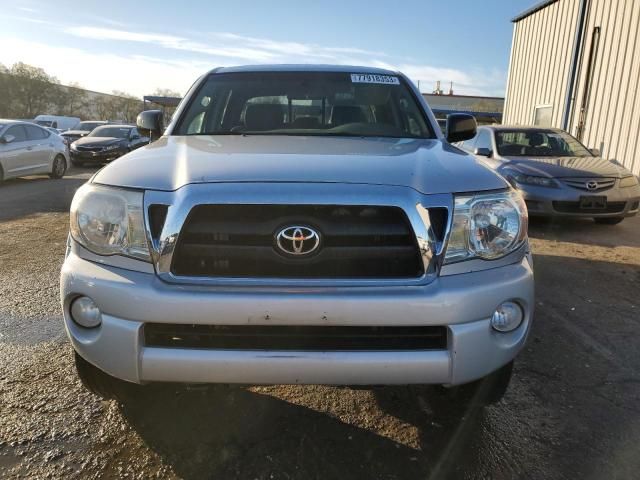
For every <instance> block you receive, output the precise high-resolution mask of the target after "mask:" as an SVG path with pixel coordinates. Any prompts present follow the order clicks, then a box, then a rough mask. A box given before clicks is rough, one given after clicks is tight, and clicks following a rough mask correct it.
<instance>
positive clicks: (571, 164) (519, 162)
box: [503, 157, 630, 178]
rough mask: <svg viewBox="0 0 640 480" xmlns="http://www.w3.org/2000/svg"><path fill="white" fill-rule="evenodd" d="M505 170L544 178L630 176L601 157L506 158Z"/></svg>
mask: <svg viewBox="0 0 640 480" xmlns="http://www.w3.org/2000/svg"><path fill="white" fill-rule="evenodd" d="M505 158H507V159H508V160H509V161H508V162H507V163H505V164H504V165H503V168H511V169H516V170H519V171H521V172H522V173H525V174H527V175H537V176H543V177H556V178H563V177H615V178H619V177H622V176H625V175H629V173H630V172H629V171H628V170H627V169H626V168H624V167H622V166H620V165H617V164H615V163H613V162H611V161H609V160H605V159H604V158H600V157H527V158H522V157H505Z"/></svg>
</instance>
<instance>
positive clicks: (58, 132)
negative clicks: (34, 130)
mask: <svg viewBox="0 0 640 480" xmlns="http://www.w3.org/2000/svg"><path fill="white" fill-rule="evenodd" d="M44 128H46V129H47V130H49V131H50V132H51V133H53V134H55V135H58V136H59V137H60V138H62V136H61V135H60V133H61V132H60V130H58V129H57V128H53V127H44ZM62 141H63V142H64V138H63V139H62ZM65 144H66V142H65Z"/></svg>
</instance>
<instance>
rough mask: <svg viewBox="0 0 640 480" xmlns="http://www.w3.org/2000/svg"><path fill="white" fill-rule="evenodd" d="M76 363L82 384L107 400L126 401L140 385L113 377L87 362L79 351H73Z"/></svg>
mask: <svg viewBox="0 0 640 480" xmlns="http://www.w3.org/2000/svg"><path fill="white" fill-rule="evenodd" d="M73 355H74V357H75V358H74V360H75V364H76V372H77V373H78V377H79V378H80V381H81V382H82V385H83V386H84V387H85V388H86V389H87V390H89V391H90V392H91V393H93V394H94V395H97V396H99V397H100V398H103V399H105V400H118V401H120V402H124V401H126V400H127V399H128V397H129V393H130V392H131V391H132V390H133V389H135V387H139V385H135V384H130V383H129V382H125V381H124V380H120V379H118V378H115V377H112V376H111V375H109V374H108V373H106V372H103V371H102V370H100V369H99V368H98V367H96V366H94V365H92V364H91V363H89V362H87V361H86V360H85V359H84V358H82V357H81V356H80V355H79V354H78V352H75V351H74V352H73Z"/></svg>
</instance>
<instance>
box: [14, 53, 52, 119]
mask: <svg viewBox="0 0 640 480" xmlns="http://www.w3.org/2000/svg"><path fill="white" fill-rule="evenodd" d="M9 73H10V74H11V75H10V81H9V83H10V85H9V89H8V90H9V92H10V95H11V101H12V104H13V105H14V108H13V109H12V113H13V115H14V116H16V117H22V118H33V117H34V116H36V115H38V114H40V113H49V112H48V110H49V109H50V108H51V106H52V105H54V104H55V102H54V100H55V98H56V96H57V95H58V93H59V83H60V82H59V81H58V79H57V78H55V77H53V76H51V75H48V74H47V72H45V71H44V70H43V69H42V68H38V67H33V66H31V65H27V64H25V63H22V62H18V63H16V64H14V65H13V66H12V67H11V69H10V70H9Z"/></svg>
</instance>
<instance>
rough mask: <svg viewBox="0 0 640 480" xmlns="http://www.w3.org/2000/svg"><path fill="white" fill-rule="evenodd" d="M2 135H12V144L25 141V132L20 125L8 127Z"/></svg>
mask: <svg viewBox="0 0 640 480" xmlns="http://www.w3.org/2000/svg"><path fill="white" fill-rule="evenodd" d="M4 135H5V136H7V135H13V136H14V137H16V138H15V140H14V142H24V141H26V140H27V132H26V131H25V129H24V127H23V126H22V125H14V126H13V127H9V128H8V129H7V131H6V132H5V134H4Z"/></svg>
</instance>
